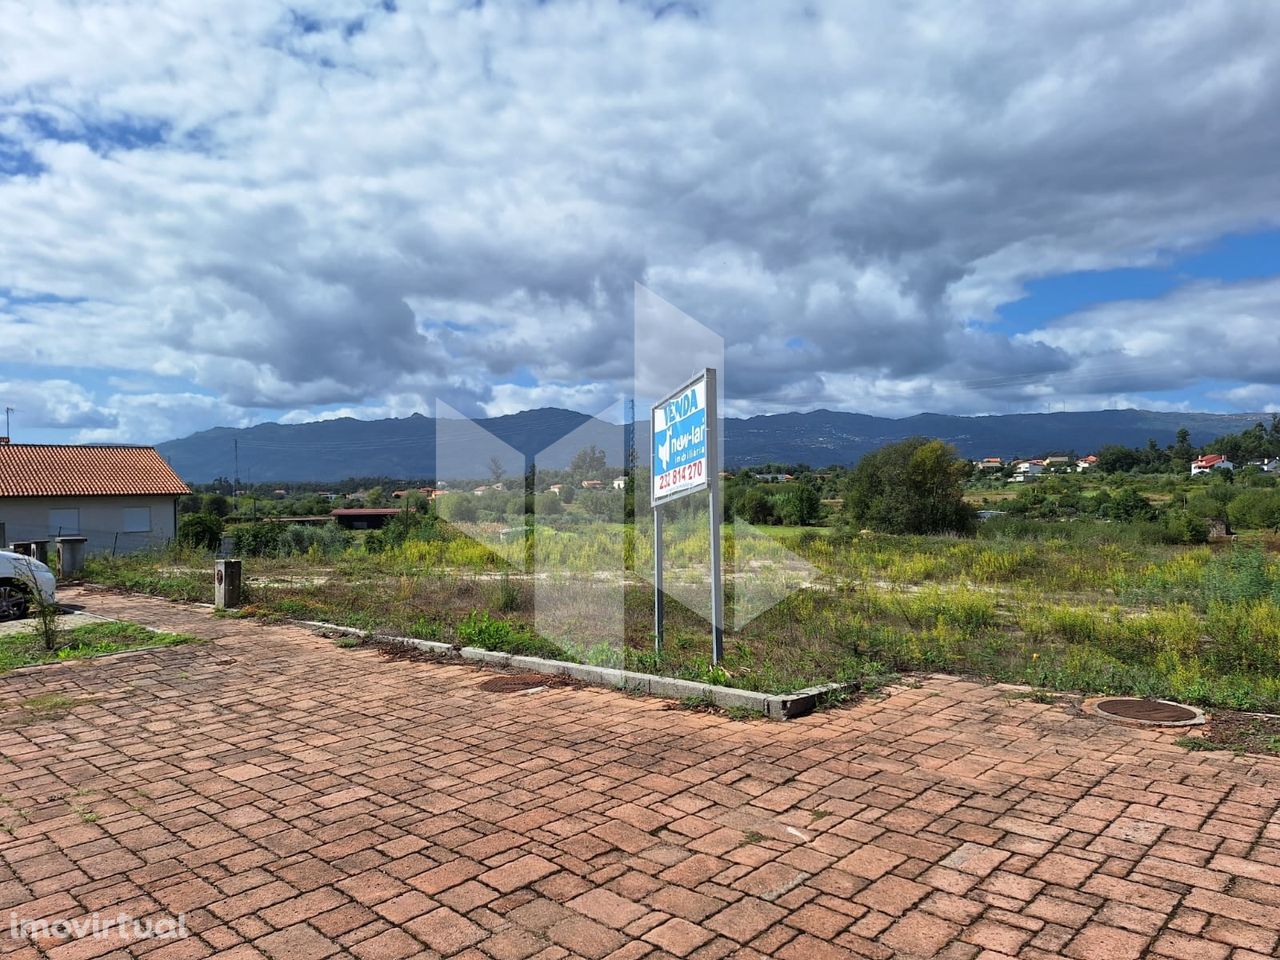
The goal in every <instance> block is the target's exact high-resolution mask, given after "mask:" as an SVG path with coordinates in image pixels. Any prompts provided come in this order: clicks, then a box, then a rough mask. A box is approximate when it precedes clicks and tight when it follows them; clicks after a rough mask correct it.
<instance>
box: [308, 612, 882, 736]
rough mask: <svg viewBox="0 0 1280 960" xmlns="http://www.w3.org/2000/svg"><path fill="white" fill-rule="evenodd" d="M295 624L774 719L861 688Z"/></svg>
mask: <svg viewBox="0 0 1280 960" xmlns="http://www.w3.org/2000/svg"><path fill="white" fill-rule="evenodd" d="M288 622H289V623H293V624H296V625H298V626H301V627H311V628H313V629H316V630H330V631H334V632H337V633H343V634H347V635H348V636H360V637H366V636H368V637H372V638H374V639H375V640H385V641H390V642H391V643H397V644H400V645H402V646H406V647H413V648H414V649H415V650H421V651H422V652H423V653H430V654H432V655H434V656H438V657H461V658H462V659H463V660H471V661H473V662H475V663H482V664H487V665H489V666H493V667H502V668H505V669H511V670H522V671H525V672H527V673H545V674H547V675H549V676H559V677H571V678H572V679H574V680H579V681H581V682H582V683H587V684H591V685H592V686H597V687H613V688H614V689H617V690H627V691H631V692H635V693H645V694H648V695H649V696H653V697H665V698H667V699H671V700H690V699H696V700H703V701H707V702H710V703H713V704H715V705H716V706H717V707H720V708H722V709H726V710H728V709H738V710H751V711H753V712H754V713H759V714H763V715H764V716H767V717H770V718H771V719H774V720H791V719H793V718H795V717H802V716H804V715H805V714H809V713H812V712H813V711H814V710H816V709H817V708H818V707H819V706H821V705H822V704H823V703H825V702H827V701H828V700H830V699H832V698H833V697H838V696H840V695H841V694H846V693H853V692H855V691H856V690H858V688H859V685H858V684H856V683H827V684H823V685H822V686H818V687H808V688H807V689H804V690H797V691H796V692H794V693H782V694H770V693H757V692H755V691H754V690H736V689H734V688H733V687H718V686H715V685H714V684H709V683H698V682H697V681H696V680H677V679H675V678H673V677H655V676H653V675H652V674H648V673H634V672H632V671H630V670H615V669H613V668H611V667H593V666H590V665H587V664H581V663H565V662H564V661H562V660H544V659H543V658H541V657H519V656H514V655H512V654H510V653H499V652H497V651H493V650H481V649H479V648H477V647H454V646H452V645H450V644H447V643H440V642H439V641H435V640H416V639H414V638H413V637H393V636H388V635H387V634H381V633H370V632H369V631H367V630H359V629H356V628H354V627H339V626H337V625H335V624H332V623H320V622H319V621H316V620H290V621H288Z"/></svg>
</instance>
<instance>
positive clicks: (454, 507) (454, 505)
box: [436, 493, 476, 523]
mask: <svg viewBox="0 0 1280 960" xmlns="http://www.w3.org/2000/svg"><path fill="white" fill-rule="evenodd" d="M436 510H437V512H439V514H440V516H442V517H444V518H445V519H446V520H451V521H454V522H456V523H468V522H470V521H472V520H474V519H475V518H476V498H475V497H473V496H472V495H471V494H469V493H450V494H446V495H445V496H443V497H441V498H440V499H439V500H438V501H437V502H436Z"/></svg>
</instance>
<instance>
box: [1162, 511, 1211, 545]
mask: <svg viewBox="0 0 1280 960" xmlns="http://www.w3.org/2000/svg"><path fill="white" fill-rule="evenodd" d="M1163 526H1164V531H1165V535H1166V539H1167V542H1169V543H1208V542H1209V524H1208V523H1206V522H1205V521H1204V520H1202V519H1201V518H1200V517H1197V516H1196V515H1195V514H1194V513H1192V512H1191V511H1190V510H1170V511H1169V512H1168V513H1166V514H1165V517H1164V523H1163Z"/></svg>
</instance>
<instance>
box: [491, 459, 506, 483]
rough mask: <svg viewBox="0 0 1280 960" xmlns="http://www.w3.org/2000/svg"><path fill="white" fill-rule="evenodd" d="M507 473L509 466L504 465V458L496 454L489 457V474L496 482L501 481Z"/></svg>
mask: <svg viewBox="0 0 1280 960" xmlns="http://www.w3.org/2000/svg"><path fill="white" fill-rule="evenodd" d="M506 475H507V468H506V467H504V466H503V465H502V459H501V458H500V457H499V456H498V455H497V454H494V455H493V456H492V457H490V458H489V476H490V477H492V478H493V482H494V483H501V482H502V478H503V477H505V476H506Z"/></svg>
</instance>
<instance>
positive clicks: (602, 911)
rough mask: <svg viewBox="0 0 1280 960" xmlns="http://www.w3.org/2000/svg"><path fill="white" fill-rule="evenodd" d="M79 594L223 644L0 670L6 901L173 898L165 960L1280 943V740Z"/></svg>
mask: <svg viewBox="0 0 1280 960" xmlns="http://www.w3.org/2000/svg"><path fill="white" fill-rule="evenodd" d="M69 597H71V598H78V599H80V600H81V601H82V602H84V603H85V604H86V605H87V606H88V607H89V609H91V610H93V611H97V612H100V613H104V614H107V615H111V616H121V617H130V618H132V619H135V620H138V621H141V622H144V623H147V624H148V625H151V626H154V627H158V628H162V629H166V630H172V631H177V632H183V633H189V634H195V635H198V636H201V637H204V638H206V639H209V640H210V641H211V642H209V643H205V644H201V645H198V646H184V647H174V648H170V649H165V650H160V651H153V652H148V653H143V654H136V655H133V656H131V657H129V658H126V659H114V660H109V661H98V662H95V663H92V664H79V665H57V666H51V667H45V668H40V670H38V671H35V672H31V671H28V672H26V673H23V674H12V675H9V676H7V677H0V702H2V703H3V705H4V711H3V713H2V714H0V755H2V756H3V758H4V760H3V762H0V784H2V786H0V794H2V795H3V797H4V807H3V810H2V811H0V814H2V818H3V821H4V829H5V831H6V833H7V836H6V837H4V838H3V842H0V911H4V912H5V913H6V914H7V913H8V912H9V911H14V915H15V916H16V917H18V918H19V919H20V920H28V919H36V918H40V917H44V918H53V919H59V918H65V919H74V918H78V917H84V916H86V915H88V914H89V913H90V912H91V911H95V910H97V911H103V912H116V911H119V910H121V909H124V910H125V911H127V912H128V913H130V914H131V915H134V916H169V917H172V916H176V915H177V914H179V913H181V914H183V915H184V918H185V923H186V929H187V931H188V934H189V936H188V938H187V939H186V940H183V941H180V942H177V943H172V942H163V941H155V942H153V943H149V944H141V945H135V947H134V950H136V951H138V952H146V953H147V955H148V956H155V957H157V958H169V957H204V956H213V955H218V956H224V957H236V958H239V957H255V956H268V957H274V958H290V960H303V958H324V957H337V956H355V957H360V958H377V957H392V958H407V957H416V956H426V957H432V956H466V957H470V958H477V960H478V958H493V960H499V958H525V957H537V958H540V960H553V958H567V957H589V958H603V957H617V958H624V957H625V958H630V960H641V958H653V960H657V958H663V957H672V956H675V957H724V956H729V955H733V956H739V957H745V958H750V957H763V956H776V957H782V958H788V960H792V958H794V960H811V958H814V957H851V958H852V957H876V958H882V960H888V958H893V957H902V958H909V957H928V956H933V955H935V954H937V955H939V956H946V957H960V958H966V960H968V958H974V957H978V956H984V957H999V956H1006V957H1009V956H1012V957H1022V958H1026V960H1044V958H1047V957H1058V956H1065V957H1069V958H1076V960H1120V958H1137V957H1140V956H1142V957H1152V958H1178V957H1186V956H1196V957H1200V956H1204V957H1223V958H1228V957H1229V958H1231V960H1258V958H1260V957H1267V956H1271V955H1272V954H1273V953H1274V951H1275V949H1276V946H1277V933H1276V931H1277V929H1280V884H1277V882H1276V879H1277V876H1278V875H1280V826H1278V823H1280V821H1278V820H1277V804H1278V803H1280V761H1277V760H1272V759H1268V758H1260V757H1233V756H1232V755H1230V754H1226V753H1188V752H1187V751H1185V750H1184V749H1182V748H1181V747H1178V746H1176V745H1175V743H1174V738H1175V736H1176V734H1175V733H1172V732H1168V733H1166V732H1158V731H1157V732H1152V731H1140V730H1132V729H1129V728H1124V727H1118V726H1112V725H1108V724H1106V723H1103V722H1101V721H1097V720H1093V719H1088V718H1085V717H1081V716H1078V715H1076V714H1075V713H1074V712H1073V709H1072V705H1071V704H1070V703H1058V704H1040V703H1035V702H1032V701H1030V700H1026V699H1010V698H1009V697H1007V696H1006V695H1005V692H1004V691H1002V690H1001V689H1000V688H996V687H984V686H980V685H978V684H974V683H969V682H965V681H961V680H956V679H944V678H934V679H928V680H925V681H924V682H923V683H921V684H919V685H914V686H905V687H897V688H893V689H891V690H889V691H887V692H886V695H885V696H883V697H881V698H876V699H871V700H868V701H866V702H863V703H860V704H858V705H856V706H850V707H845V708H843V709H841V710H839V711H836V712H833V713H827V714H820V715H815V716H812V717H809V718H806V719H802V720H798V721H793V722H790V723H787V724H773V723H767V722H763V721H755V722H734V721H729V720H726V719H725V718H723V717H718V716H713V715H706V714H701V713H691V712H688V711H684V710H678V709H670V708H669V704H667V703H664V702H662V701H658V700H650V699H641V698H632V697H627V696H625V695H623V694H620V693H617V692H612V691H604V690H597V689H589V688H582V689H575V688H561V689H550V690H542V691H540V692H536V693H520V692H511V693H489V692H485V691H484V690H483V689H481V687H480V685H481V684H482V683H483V682H484V681H485V680H486V679H488V678H491V677H492V676H494V675H493V674H487V673H483V672H480V671H478V670H475V669H473V668H470V667H465V666H456V665H443V664H431V663H407V662H402V661H387V660H384V659H382V658H381V657H379V656H378V655H377V654H376V653H375V652H372V651H368V650H361V649H354V650H344V649H339V648H337V647H335V646H334V645H333V644H332V643H331V642H329V641H326V640H323V639H321V638H318V637H316V636H313V635H312V634H310V633H308V632H306V631H304V630H301V629H299V628H295V627H287V626H271V625H264V624H261V623H255V622H251V621H229V620H221V619H216V618H213V617H211V616H209V615H208V614H207V613H205V612H200V611H197V610H194V609H192V608H189V607H188V608H184V607H179V606H177V605H173V604H169V603H165V602H162V601H158V600H149V599H141V598H126V597H119V596H112V595H92V594H86V595H84V596H80V597H77V595H76V594H70V595H69ZM37 697H42V698H44V701H43V703H44V705H43V706H41V707H40V708H38V709H37V708H36V707H33V706H31V705H30V704H31V701H32V700H33V699H35V698H37ZM51 698H56V700H55V699H51ZM24 704H26V705H27V706H24ZM11 946H12V944H11ZM44 946H45V947H46V955H47V956H48V957H50V958H52V960H64V958H65V960H70V958H73V957H87V956H97V955H103V954H105V953H107V952H108V951H109V950H111V949H113V948H114V946H116V944H113V943H110V942H106V943H97V942H93V943H88V942H83V941H72V942H70V943H67V944H65V945H55V944H44ZM152 949H154V953H152V952H150V950H152ZM983 951H987V952H985V953H984V952H983ZM112 955H113V956H115V955H116V954H112ZM120 955H123V954H120Z"/></svg>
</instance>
